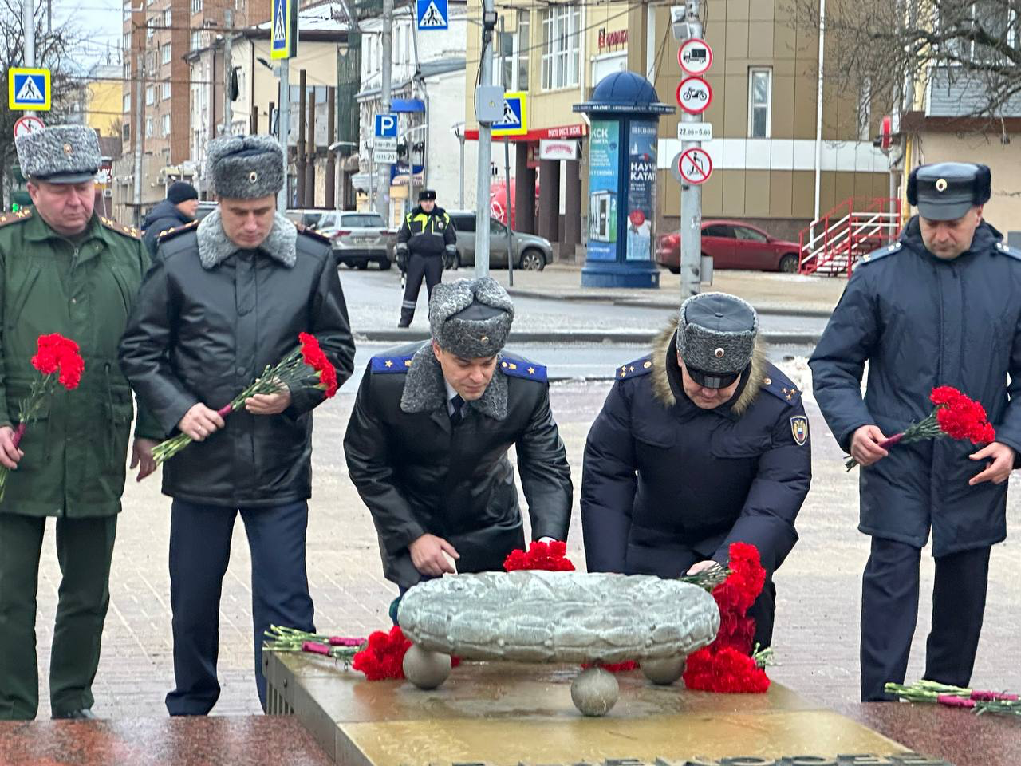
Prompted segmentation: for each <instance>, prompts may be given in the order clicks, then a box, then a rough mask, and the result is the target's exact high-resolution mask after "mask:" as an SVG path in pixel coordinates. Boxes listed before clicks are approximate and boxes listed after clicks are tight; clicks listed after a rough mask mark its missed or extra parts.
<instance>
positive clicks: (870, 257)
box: [859, 242, 903, 266]
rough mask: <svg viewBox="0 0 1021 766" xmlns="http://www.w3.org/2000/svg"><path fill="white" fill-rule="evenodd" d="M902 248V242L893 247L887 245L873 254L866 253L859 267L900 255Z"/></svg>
mask: <svg viewBox="0 0 1021 766" xmlns="http://www.w3.org/2000/svg"><path fill="white" fill-rule="evenodd" d="M902 247H903V245H901V243H900V242H894V243H893V244H892V245H887V246H886V247H884V248H881V249H879V250H875V251H873V252H871V253H866V254H865V255H863V256H862V258H861V263H860V264H859V265H861V266H866V265H868V264H870V263H875V262H876V261H878V260H879V259H880V258H885V257H886V256H888V255H893V254H894V253H899V252H900V251H901V248H902Z"/></svg>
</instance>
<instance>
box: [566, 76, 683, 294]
mask: <svg viewBox="0 0 1021 766" xmlns="http://www.w3.org/2000/svg"><path fill="white" fill-rule="evenodd" d="M574 111H575V112H580V113H582V114H587V115H589V122H590V123H591V131H590V133H589V162H588V167H589V216H588V221H589V225H588V236H587V238H586V242H585V266H584V268H582V270H581V284H582V287H659V267H658V266H657V265H656V263H655V262H654V261H653V252H654V245H653V243H654V242H655V236H656V232H655V226H656V175H657V171H656V169H657V162H656V157H657V154H658V151H657V140H656V136H657V133H658V126H659V116H660V115H661V114H673V112H674V107H672V106H669V105H668V104H663V103H661V102H660V100H659V97H658V96H657V95H656V89H655V88H653V87H652V83H650V82H649V81H648V80H646V79H645V78H644V77H641V76H640V75H637V74H634V73H633V72H615V73H614V74H611V75H609V76H607V77H604V78H603V79H602V80H600V81H599V84H598V85H596V88H595V90H594V91H593V92H592V100H591V101H586V102H585V103H583V104H575V105H574Z"/></svg>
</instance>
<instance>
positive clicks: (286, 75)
mask: <svg viewBox="0 0 1021 766" xmlns="http://www.w3.org/2000/svg"><path fill="white" fill-rule="evenodd" d="M269 47H270V50H269V55H270V58H273V59H279V60H280V114H279V115H278V117H277V119H278V124H277V133H278V136H277V138H278V139H279V141H280V146H281V147H282V148H283V150H284V186H283V188H282V189H281V190H280V193H279V194H278V195H277V209H278V210H281V211H283V210H286V209H287V207H288V204H289V203H290V199H289V190H288V183H287V179H288V176H289V175H290V173H289V172H288V168H289V167H290V142H291V66H290V64H291V61H290V60H291V57H292V56H297V55H298V5H297V0H273V15H272V17H271V19H270V39H269Z"/></svg>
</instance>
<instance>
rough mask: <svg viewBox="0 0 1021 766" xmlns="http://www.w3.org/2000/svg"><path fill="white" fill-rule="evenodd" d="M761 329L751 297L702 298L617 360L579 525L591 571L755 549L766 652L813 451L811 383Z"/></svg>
mask: <svg viewBox="0 0 1021 766" xmlns="http://www.w3.org/2000/svg"><path fill="white" fill-rule="evenodd" d="M757 331H758V317H757V316H756V313H755V310H754V309H753V308H752V307H751V306H749V305H748V304H747V303H745V302H744V301H743V300H741V299H740V298H736V297H734V296H732V295H725V294H722V293H705V294H702V295H696V296H694V297H692V298H689V299H688V300H686V301H685V302H684V304H683V305H682V306H681V311H680V315H679V317H678V320H677V321H675V322H672V323H671V324H670V326H669V327H668V328H667V329H666V330H665V331H664V332H663V333H662V334H661V335H660V337H659V339H658V341H657V343H656V346H655V349H654V351H653V353H652V354H651V355H649V356H646V357H644V358H642V359H639V360H638V361H635V362H632V363H630V364H626V365H624V366H623V367H621V368H619V369H618V370H617V378H618V380H617V382H616V383H615V384H614V386H613V389H612V390H611V391H610V394H609V396H607V398H606V403H605V404H604V405H603V409H602V412H600V413H599V416H598V417H597V418H596V421H595V423H593V425H592V429H591V431H589V435H588V440H587V442H586V444H585V464H584V470H583V474H582V485H581V523H582V529H583V531H584V535H585V557H586V561H587V564H588V569H589V571H592V572H622V573H624V574H654V575H659V576H660V577H677V576H679V575H683V574H686V573H687V574H695V573H697V572H699V571H701V570H703V569H706V568H708V567H710V566H712V565H713V563H720V564H726V563H727V562H728V556H729V548H730V544H731V543H735V542H743V543H750V544H752V545H754V546H755V547H756V548H758V550H759V555H760V557H761V559H762V565H763V567H765V569H766V573H767V576H768V578H769V579H768V580H767V582H766V586H765V588H764V589H763V592H762V595H761V596H760V597H759V598H758V600H757V601H756V602H755V604H754V605H753V606H752V608H751V610H749V616H751V617H752V618H754V620H755V637H754V642H755V643H758V644H759V645H760V646H761V647H763V648H764V647H766V646H769V645H770V642H771V640H772V635H773V616H774V611H775V600H776V591H775V588H774V586H773V583H772V575H773V572H775V571H776V569H777V567H779V566H780V564H782V563H783V560H784V559H785V558H786V556H787V554H788V553H790V551H791V548H793V547H794V543H795V542H796V541H797V539H798V535H797V532H796V531H795V529H794V520H795V518H796V517H797V515H798V511H799V510H800V509H801V504H802V503H803V502H804V500H805V496H806V495H807V494H808V488H809V484H810V483H811V478H812V458H811V450H810V448H809V438H808V418H807V417H806V416H805V409H804V407H802V405H801V392H800V391H799V390H798V388H797V386H795V385H794V384H793V383H792V382H791V381H790V380H789V379H788V378H787V377H786V376H785V375H784V374H783V373H782V372H780V371H779V370H778V369H777V368H776V367H774V366H773V365H772V364H770V363H769V362H767V361H766V360H765V359H764V358H763V356H762V355H761V353H760V351H759V349H758V348H757V347H756V334H757Z"/></svg>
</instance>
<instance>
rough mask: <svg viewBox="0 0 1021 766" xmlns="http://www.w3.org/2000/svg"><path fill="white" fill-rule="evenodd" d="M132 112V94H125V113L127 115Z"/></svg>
mask: <svg viewBox="0 0 1021 766" xmlns="http://www.w3.org/2000/svg"><path fill="white" fill-rule="evenodd" d="M130 111H131V94H130V93H125V94H124V113H125V114H127V113H128V112H130Z"/></svg>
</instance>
